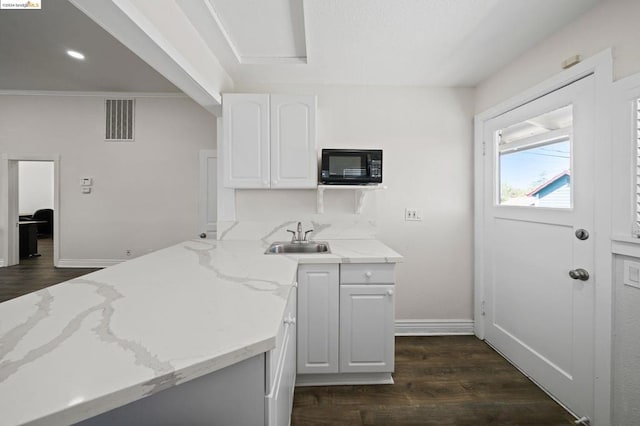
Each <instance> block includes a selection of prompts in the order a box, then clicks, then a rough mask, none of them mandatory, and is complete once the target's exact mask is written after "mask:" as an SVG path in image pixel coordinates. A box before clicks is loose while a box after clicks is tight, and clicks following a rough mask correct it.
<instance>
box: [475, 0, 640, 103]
mask: <svg viewBox="0 0 640 426" xmlns="http://www.w3.org/2000/svg"><path fill="white" fill-rule="evenodd" d="M639 17H640V1H638V0H605V1H602V2H601V3H599V4H597V5H596V6H595V7H594V8H592V9H591V10H590V11H588V12H586V13H585V14H584V15H582V16H581V17H580V18H579V19H577V20H576V21H574V22H572V23H571V24H569V25H566V26H565V27H564V28H563V29H561V30H560V31H558V32H557V33H555V34H553V35H552V36H551V37H549V38H547V39H546V40H544V41H542V42H541V43H539V44H538V45H536V46H535V47H533V48H531V49H529V50H527V51H526V52H523V53H522V55H520V57H519V58H517V59H516V60H515V61H513V62H511V63H510V64H509V65H507V66H506V67H504V68H503V69H502V70H500V71H498V72H496V73H494V74H493V75H492V76H491V77H489V78H488V79H486V80H485V81H483V82H482V83H481V84H479V85H478V87H477V88H476V89H477V90H476V101H475V102H476V106H475V111H476V112H478V113H479V112H482V111H484V110H486V109H488V108H490V107H492V106H494V105H496V104H498V103H500V102H501V101H504V100H506V99H509V98H510V97H512V96H515V95H517V94H518V93H520V92H523V91H524V90H526V89H528V88H530V87H532V86H535V85H536V84H538V83H540V82H542V81H544V80H545V79H547V78H549V77H551V76H553V75H555V74H557V73H559V72H560V71H562V68H561V66H560V64H561V62H562V61H563V60H565V59H566V58H568V57H570V56H572V55H577V54H579V55H582V57H583V58H588V57H590V56H593V55H594V54H596V53H598V52H600V51H602V50H604V49H607V48H609V47H611V48H613V58H614V77H615V79H616V80H617V79H619V78H622V77H625V76H628V75H631V74H634V73H635V72H637V71H638V70H640V55H638V40H640V25H638V18H639Z"/></svg>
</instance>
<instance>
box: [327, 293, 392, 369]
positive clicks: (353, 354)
mask: <svg viewBox="0 0 640 426" xmlns="http://www.w3.org/2000/svg"><path fill="white" fill-rule="evenodd" d="M393 318H394V309H393V285H356V284H349V285H341V286H340V371H341V372H343V373H362V372H365V373H373V372H379V373H382V372H390V373H391V372H393V366H394V346H395V345H394V330H393V327H394V325H393Z"/></svg>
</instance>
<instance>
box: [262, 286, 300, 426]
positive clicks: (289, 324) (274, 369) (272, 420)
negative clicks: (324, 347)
mask: <svg viewBox="0 0 640 426" xmlns="http://www.w3.org/2000/svg"><path fill="white" fill-rule="evenodd" d="M296 293H297V292H296V289H293V291H292V292H291V294H290V296H289V301H288V302H287V308H286V310H285V314H284V319H283V321H282V327H281V329H280V332H279V333H278V335H277V336H276V348H275V349H274V350H272V351H271V352H268V353H267V357H266V364H267V368H266V371H267V374H266V380H265V383H266V392H267V395H266V404H265V408H266V413H265V419H266V422H265V424H266V425H267V426H288V425H289V424H290V421H291V409H292V408H293V390H294V388H295V384H296V338H297V332H296V328H297V319H296V306H297V303H296V302H297V300H296V296H297V294H296Z"/></svg>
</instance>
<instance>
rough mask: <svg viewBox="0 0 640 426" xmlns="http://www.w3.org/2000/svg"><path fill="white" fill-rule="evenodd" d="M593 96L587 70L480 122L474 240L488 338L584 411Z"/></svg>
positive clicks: (591, 281)
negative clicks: (479, 252)
mask: <svg viewBox="0 0 640 426" xmlns="http://www.w3.org/2000/svg"><path fill="white" fill-rule="evenodd" d="M593 104H594V78H593V77H592V76H589V77H585V78H583V79H581V80H579V81H577V82H575V83H573V84H570V85H568V86H566V87H564V88H562V89H559V90H557V91H555V92H552V93H550V94H548V95H545V96H543V97H541V98H538V99H536V100H534V101H532V102H530V103H528V104H526V105H523V106H521V107H518V108H516V109H514V110H511V111H509V112H507V113H505V114H503V115H500V116H498V117H496V118H494V119H491V120H489V121H486V122H485V123H484V142H485V156H484V181H483V194H484V195H483V197H484V201H483V204H484V224H483V228H484V236H483V241H484V247H482V249H483V251H484V264H483V270H484V271H485V272H484V277H483V278H484V280H483V281H484V283H485V284H484V295H483V300H484V302H483V303H484V315H485V316H484V326H485V337H486V341H487V342H488V343H489V344H491V345H492V346H493V347H494V348H496V349H497V350H498V351H499V352H501V353H502V354H503V355H504V356H505V357H506V358H508V359H509V360H510V361H511V362H513V363H514V364H515V365H516V366H517V367H518V368H520V369H521V370H522V371H524V372H525V373H526V374H527V375H528V376H530V377H531V378H532V379H533V380H534V381H535V382H537V383H538V384H539V385H540V386H541V387H543V388H544V389H545V390H546V391H547V392H549V393H550V394H551V395H553V396H554V397H555V398H556V399H557V400H558V401H560V402H561V403H562V404H563V405H564V406H566V407H567V408H568V409H569V410H571V411H572V412H573V413H574V414H576V415H578V416H587V417H589V418H593V388H594V337H593V336H594V321H593V318H594V288H595V285H596V282H595V277H594V276H593V268H594V238H593V237H592V235H591V236H588V233H592V234H593V223H594V218H593V211H594V199H593V186H594V178H593V163H594V139H593V123H594V121H595V117H594V105H593ZM589 272H591V275H590V276H589V277H587V274H588V273H589Z"/></svg>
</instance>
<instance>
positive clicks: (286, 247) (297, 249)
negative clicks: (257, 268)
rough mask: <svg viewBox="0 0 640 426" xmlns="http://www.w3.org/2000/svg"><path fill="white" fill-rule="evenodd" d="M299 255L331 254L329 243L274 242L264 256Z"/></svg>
mask: <svg viewBox="0 0 640 426" xmlns="http://www.w3.org/2000/svg"><path fill="white" fill-rule="evenodd" d="M301 253H314V254H322V253H331V248H330V247H329V243H327V242H325V241H308V242H300V243H292V242H288V241H286V242H284V241H276V242H275V243H273V244H271V245H270V246H269V248H268V249H267V251H265V252H264V254H301Z"/></svg>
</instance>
